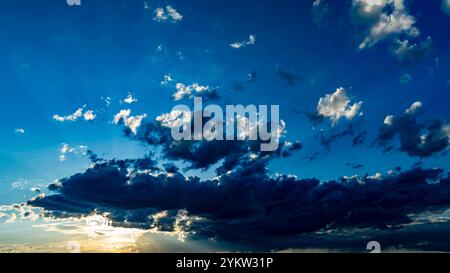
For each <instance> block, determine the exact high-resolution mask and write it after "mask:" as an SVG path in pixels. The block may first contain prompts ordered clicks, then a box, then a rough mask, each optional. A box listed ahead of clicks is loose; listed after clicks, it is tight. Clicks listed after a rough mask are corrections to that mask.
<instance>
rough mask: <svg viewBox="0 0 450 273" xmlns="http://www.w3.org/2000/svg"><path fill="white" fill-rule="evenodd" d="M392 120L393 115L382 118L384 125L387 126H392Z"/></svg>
mask: <svg viewBox="0 0 450 273" xmlns="http://www.w3.org/2000/svg"><path fill="white" fill-rule="evenodd" d="M394 118H395V117H394V116H393V115H389V116H386V117H385V118H384V124H385V125H387V126H392V124H394Z"/></svg>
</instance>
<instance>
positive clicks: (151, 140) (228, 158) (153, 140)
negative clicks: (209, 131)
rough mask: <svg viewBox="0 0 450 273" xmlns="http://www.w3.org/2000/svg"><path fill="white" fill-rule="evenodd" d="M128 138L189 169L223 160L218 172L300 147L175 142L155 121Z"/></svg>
mask: <svg viewBox="0 0 450 273" xmlns="http://www.w3.org/2000/svg"><path fill="white" fill-rule="evenodd" d="M205 122H206V121H205ZM128 135H129V136H130V137H131V138H133V139H135V140H138V141H141V142H143V143H146V144H148V145H153V146H160V147H162V151H163V153H164V156H165V158H167V159H170V160H182V161H184V162H186V163H188V164H189V166H188V168H189V169H207V168H209V167H211V166H212V165H214V164H216V163H218V162H220V161H221V160H224V163H223V165H222V168H221V170H222V171H229V170H231V169H233V168H234V167H235V166H236V165H237V164H239V162H241V161H243V160H249V155H250V154H254V155H256V156H257V157H258V158H260V159H261V158H274V157H287V156H289V155H291V154H292V152H294V151H297V150H300V149H301V148H302V144H301V143H300V142H299V141H296V142H294V143H290V142H288V141H281V142H280V145H279V149H278V150H276V151H273V152H261V151H260V144H261V141H259V140H258V141H240V140H230V141H220V140H212V141H206V140H202V141H194V140H192V141H188V140H184V141H174V140H173V139H172V137H171V132H170V128H167V127H163V126H161V125H160V124H159V123H154V122H150V123H146V124H143V125H142V126H141V127H140V129H139V131H138V133H137V135H133V134H128Z"/></svg>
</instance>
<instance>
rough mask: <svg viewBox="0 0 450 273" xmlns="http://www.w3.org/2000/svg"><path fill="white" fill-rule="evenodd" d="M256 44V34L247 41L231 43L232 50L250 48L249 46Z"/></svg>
mask: <svg viewBox="0 0 450 273" xmlns="http://www.w3.org/2000/svg"><path fill="white" fill-rule="evenodd" d="M255 42H256V36H255V35H254V34H251V35H249V36H248V40H247V41H241V42H234V43H231V44H230V46H231V47H232V48H235V49H239V48H242V47H248V46H251V45H254V44H255Z"/></svg>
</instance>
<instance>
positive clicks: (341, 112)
mask: <svg viewBox="0 0 450 273" xmlns="http://www.w3.org/2000/svg"><path fill="white" fill-rule="evenodd" d="M362 103H363V102H362V101H360V102H357V103H354V104H350V98H349V97H348V96H347V93H346V90H345V89H344V88H342V87H340V88H338V89H336V92H334V93H333V94H327V95H326V96H325V97H323V98H320V100H319V103H318V104H317V108H316V109H317V114H318V115H320V116H323V117H326V118H329V119H330V120H331V121H332V122H333V126H334V125H335V124H336V123H337V122H338V121H339V120H340V119H341V118H346V119H348V120H352V119H353V118H354V117H355V116H357V115H362V112H360V110H361V106H362Z"/></svg>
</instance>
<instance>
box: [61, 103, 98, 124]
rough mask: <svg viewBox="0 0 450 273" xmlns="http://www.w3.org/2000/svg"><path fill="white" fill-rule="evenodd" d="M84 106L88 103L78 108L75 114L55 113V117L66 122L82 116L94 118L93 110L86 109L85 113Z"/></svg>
mask: <svg viewBox="0 0 450 273" xmlns="http://www.w3.org/2000/svg"><path fill="white" fill-rule="evenodd" d="M84 108H86V105H83V107H80V108H78V109H77V110H76V111H75V112H74V113H73V114H70V115H67V116H61V115H53V119H54V120H56V121H59V122H66V121H71V122H74V121H77V120H78V119H79V118H81V117H84V119H85V120H94V119H95V115H94V112H93V111H92V110H86V111H85V112H84V114H83V111H84Z"/></svg>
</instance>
